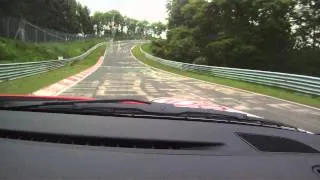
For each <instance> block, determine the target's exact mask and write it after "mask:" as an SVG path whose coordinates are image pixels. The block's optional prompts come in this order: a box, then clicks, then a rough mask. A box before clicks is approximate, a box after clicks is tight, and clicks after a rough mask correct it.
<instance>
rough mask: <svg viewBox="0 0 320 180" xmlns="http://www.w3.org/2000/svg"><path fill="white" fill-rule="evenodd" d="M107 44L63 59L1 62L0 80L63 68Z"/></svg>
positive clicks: (103, 43) (101, 44) (98, 45)
mask: <svg viewBox="0 0 320 180" xmlns="http://www.w3.org/2000/svg"><path fill="white" fill-rule="evenodd" d="M105 44H106V42H102V43H99V44H96V45H95V46H93V47H92V48H90V49H89V50H88V51H87V52H85V53H83V54H81V55H79V56H76V57H72V58H67V59H62V60H49V61H36V62H25V63H10V64H0V82H3V81H8V80H13V79H18V78H22V77H27V76H32V75H36V74H40V73H44V72H48V71H51V70H54V69H58V68H61V67H63V66H65V65H67V64H69V63H71V62H75V61H80V60H83V59H84V58H86V57H87V56H88V55H89V54H90V53H91V52H92V51H94V50H95V49H97V48H98V47H100V46H103V45H105Z"/></svg>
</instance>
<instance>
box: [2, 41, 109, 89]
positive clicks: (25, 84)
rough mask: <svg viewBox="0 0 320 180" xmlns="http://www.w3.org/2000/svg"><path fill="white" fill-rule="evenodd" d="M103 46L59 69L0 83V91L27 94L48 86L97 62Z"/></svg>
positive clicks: (103, 48) (102, 51)
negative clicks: (82, 58) (80, 59)
mask: <svg viewBox="0 0 320 180" xmlns="http://www.w3.org/2000/svg"><path fill="white" fill-rule="evenodd" d="M104 50H105V46H101V47H100V48H97V49H96V50H95V51H93V52H92V53H91V54H90V55H89V56H88V57H87V58H86V59H84V60H82V61H79V62H77V63H72V64H70V65H67V66H64V67H62V68H60V69H57V70H53V71H49V72H46V73H41V74H38V75H34V76H30V77H25V78H21V79H16V80H12V81H6V82H2V83H0V93H3V94H7V93H9V94H27V93H32V92H34V91H36V90H38V89H41V88H43V87H46V86H49V85H50V84H53V83H55V82H58V81H60V80H62V79H64V78H66V77H69V76H72V75H74V74H77V73H79V72H81V71H83V70H85V69H87V68H89V67H91V66H93V65H94V64H96V63H97V61H98V59H99V57H100V56H102V55H103V53H104Z"/></svg>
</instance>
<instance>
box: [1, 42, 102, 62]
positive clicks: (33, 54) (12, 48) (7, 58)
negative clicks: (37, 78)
mask: <svg viewBox="0 0 320 180" xmlns="http://www.w3.org/2000/svg"><path fill="white" fill-rule="evenodd" d="M102 41H103V39H88V40H80V41H70V42H55V43H53V42H47V43H25V42H22V41H17V40H11V39H6V38H2V37H0V63H16V62H26V61H42V60H49V59H58V57H59V56H63V57H65V58H68V57H74V56H78V55H80V54H82V53H84V52H85V51H87V50H88V49H89V48H91V47H92V46H94V45H96V44H97V43H98V42H102Z"/></svg>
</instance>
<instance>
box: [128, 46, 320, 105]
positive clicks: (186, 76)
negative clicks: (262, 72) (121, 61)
mask: <svg viewBox="0 0 320 180" xmlns="http://www.w3.org/2000/svg"><path fill="white" fill-rule="evenodd" d="M136 46H137V45H135V46H133V47H132V48H131V51H130V53H131V56H132V57H133V58H134V59H135V60H137V61H138V62H139V63H141V64H143V65H145V66H147V67H149V68H151V69H157V70H159V71H162V72H165V73H169V74H172V75H176V76H180V77H184V78H189V79H193V80H197V81H201V82H204V83H208V84H212V85H218V86H222V87H225V88H230V89H234V90H238V91H242V92H246V93H251V94H255V95H259V96H264V97H268V98H272V99H277V100H279V101H283V102H288V103H292V104H295V105H299V106H303V107H307V108H310V109H314V110H317V111H320V108H316V107H312V106H308V105H304V104H300V103H296V102H292V101H289V100H285V99H280V98H277V97H272V96H269V95H265V94H259V93H256V92H252V91H247V90H244V89H239V88H235V87H230V86H226V85H222V84H216V83H213V82H208V81H204V80H200V79H196V78H192V77H187V76H182V75H180V74H175V73H171V72H168V71H164V70H162V69H159V68H155V67H152V66H150V65H148V64H145V63H143V62H142V61H140V60H138V59H137V58H136V57H135V56H134V55H133V54H132V50H133V48H135V47H136Z"/></svg>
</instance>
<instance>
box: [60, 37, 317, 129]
mask: <svg viewBox="0 0 320 180" xmlns="http://www.w3.org/2000/svg"><path fill="white" fill-rule="evenodd" d="M135 44H136V43H135V42H132V41H122V42H114V43H112V44H111V45H110V47H109V48H108V49H107V53H106V56H105V58H104V63H103V64H102V66H101V67H100V68H99V69H98V70H97V71H96V72H94V73H93V74H92V75H90V76H88V77H87V78H86V79H84V80H83V81H81V82H80V83H78V84H76V85H75V86H73V87H71V88H69V89H67V90H66V91H64V92H63V93H62V94H61V95H68V96H69V95H71V96H86V97H95V98H97V99H114V98H116V99H119V98H134V99H140V100H152V99H155V98H163V97H172V98H178V99H186V100H195V101H199V100H201V101H206V102H212V103H215V104H219V105H224V106H228V107H230V108H233V109H236V110H240V111H244V112H247V113H250V114H254V115H257V116H260V117H265V118H268V119H272V120H277V121H280V122H283V123H287V124H290V125H293V126H296V127H299V128H303V129H305V130H309V131H313V132H319V133H320V109H316V108H310V107H306V106H302V105H298V104H295V103H291V102H288V101H282V100H279V99H275V98H271V97H268V96H263V95H259V94H255V93H250V92H247V91H242V90H238V89H234V88H229V87H226V86H222V85H217V84H212V83H205V82H203V81H199V80H195V79H191V78H187V77H182V76H179V75H174V74H171V73H167V72H164V71H161V70H157V69H154V68H150V67H149V66H145V65H143V64H142V63H140V62H139V61H138V60H136V59H135V58H134V57H133V56H132V55H131V52H130V50H131V48H132V47H133V46H134V45H135Z"/></svg>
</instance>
